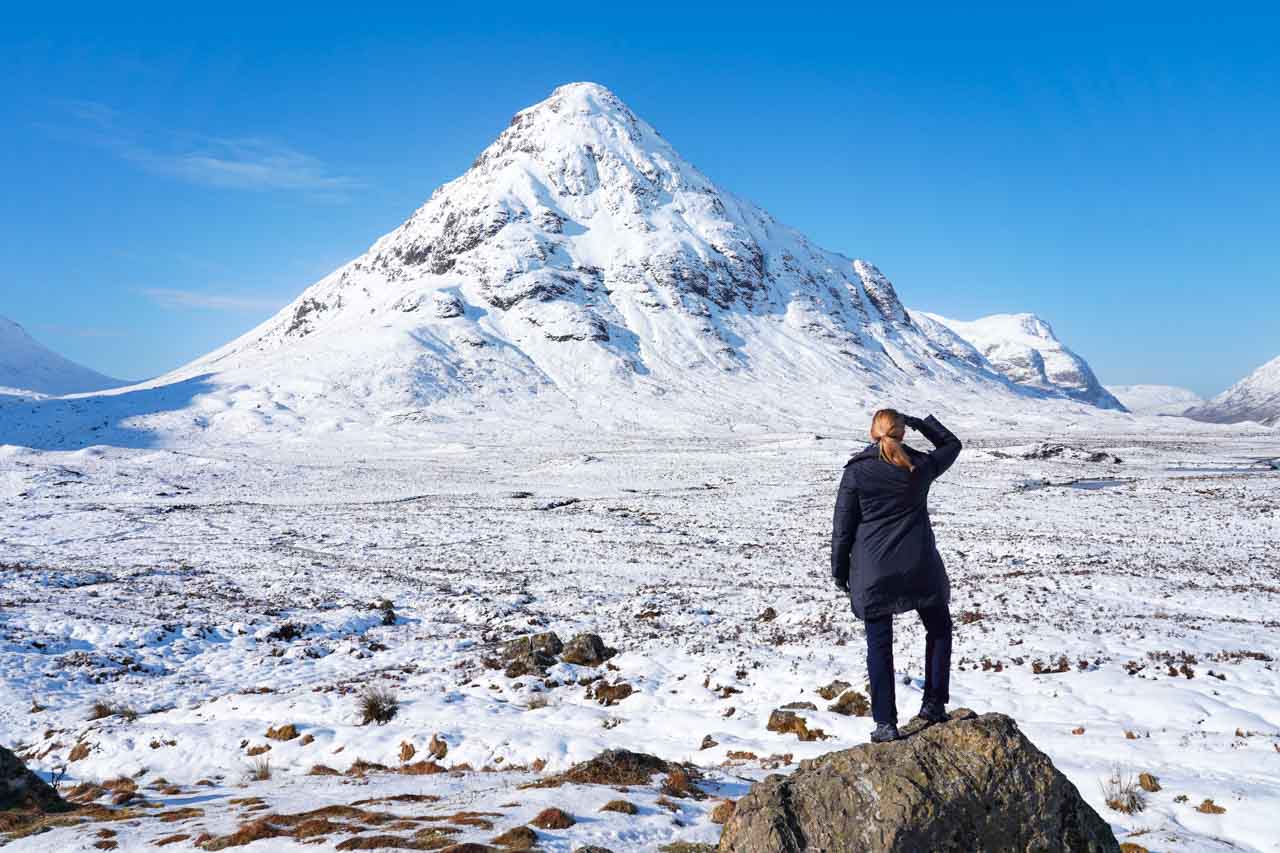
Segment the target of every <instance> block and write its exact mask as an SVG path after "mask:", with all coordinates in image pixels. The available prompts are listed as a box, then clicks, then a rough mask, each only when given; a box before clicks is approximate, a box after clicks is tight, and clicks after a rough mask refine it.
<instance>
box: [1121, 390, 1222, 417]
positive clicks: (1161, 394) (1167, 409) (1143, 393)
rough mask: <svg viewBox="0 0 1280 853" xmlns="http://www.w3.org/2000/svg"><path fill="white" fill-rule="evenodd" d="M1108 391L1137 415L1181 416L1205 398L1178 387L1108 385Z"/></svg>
mask: <svg viewBox="0 0 1280 853" xmlns="http://www.w3.org/2000/svg"><path fill="white" fill-rule="evenodd" d="M1106 387H1107V390H1108V391H1110V392H1111V395H1112V396H1113V397H1115V398H1116V399H1117V400H1119V401H1120V402H1121V403H1122V404H1123V405H1124V407H1125V408H1126V409H1128V410H1129V411H1131V412H1133V413H1134V414H1135V415H1181V414H1182V413H1183V412H1185V411H1186V410H1187V409H1189V408H1191V407H1192V406H1198V405H1200V404H1201V403H1203V402H1204V398H1203V397H1201V396H1200V395H1199V394H1197V393H1196V392H1194V391H1192V390H1190V389H1188V388H1179V387H1178V386H1176V385H1108V386H1106Z"/></svg>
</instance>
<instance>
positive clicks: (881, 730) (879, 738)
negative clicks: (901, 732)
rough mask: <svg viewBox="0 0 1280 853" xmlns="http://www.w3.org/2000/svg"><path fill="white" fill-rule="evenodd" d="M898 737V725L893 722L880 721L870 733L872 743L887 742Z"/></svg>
mask: <svg viewBox="0 0 1280 853" xmlns="http://www.w3.org/2000/svg"><path fill="white" fill-rule="evenodd" d="M897 739H898V727H897V725H896V724H894V723H880V724H879V725H877V726H876V730H875V731H874V732H872V733H871V742H872V743H888V742H889V741H891V740H897Z"/></svg>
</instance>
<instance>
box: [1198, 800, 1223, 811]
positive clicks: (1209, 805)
mask: <svg viewBox="0 0 1280 853" xmlns="http://www.w3.org/2000/svg"><path fill="white" fill-rule="evenodd" d="M1196 811H1198V812H1200V813H1201V814H1223V813H1225V812H1226V809H1224V808H1223V807H1222V806H1220V805H1218V804H1217V803H1215V802H1214V801H1213V800H1210V799H1206V800H1205V801H1204V802H1203V803H1201V804H1200V805H1198V806H1196Z"/></svg>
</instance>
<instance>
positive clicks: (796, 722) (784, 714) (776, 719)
mask: <svg viewBox="0 0 1280 853" xmlns="http://www.w3.org/2000/svg"><path fill="white" fill-rule="evenodd" d="M767 728H768V729H769V731H771V732H778V733H779V734H794V735H795V736H796V737H798V738H800V740H803V741H815V740H826V739H827V733H826V732H824V731H823V730H822V729H810V728H809V724H808V722H806V720H805V718H804V717H801V716H800V715H798V714H796V712H794V711H783V710H777V711H774V712H773V713H772V714H770V715H769V724H768V726H767Z"/></svg>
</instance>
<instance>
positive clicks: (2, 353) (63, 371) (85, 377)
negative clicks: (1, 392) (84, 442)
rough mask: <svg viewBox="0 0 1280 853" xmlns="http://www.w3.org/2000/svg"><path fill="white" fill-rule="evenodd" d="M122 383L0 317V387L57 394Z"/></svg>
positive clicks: (117, 385) (110, 386)
mask: <svg viewBox="0 0 1280 853" xmlns="http://www.w3.org/2000/svg"><path fill="white" fill-rule="evenodd" d="M124 384H125V383H123V382H121V381H119V380H118V379H111V378H110V377H107V376H103V375H102V374H101V373H96V372H94V371H92V370H90V369H89V368H87V367H83V366H82V365H79V364H76V363H75V362H74V361H71V360H70V359H66V358H63V357H62V356H60V355H58V354H57V353H56V352H53V351H52V350H50V349H48V348H47V347H45V346H43V345H41V344H40V343H39V342H37V341H36V340H35V339H34V338H32V337H31V335H29V334H27V331H26V330H25V329H23V328H22V327H21V326H19V325H18V324H17V323H15V322H13V321H12V320H9V319H7V318H5V317H0V388H5V389H11V390H14V391H34V392H35V393H37V394H49V395H53V396H60V395H62V394H78V393H82V392H88V391H102V390H104V389H106V388H116V387H119V386H121V385H124Z"/></svg>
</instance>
